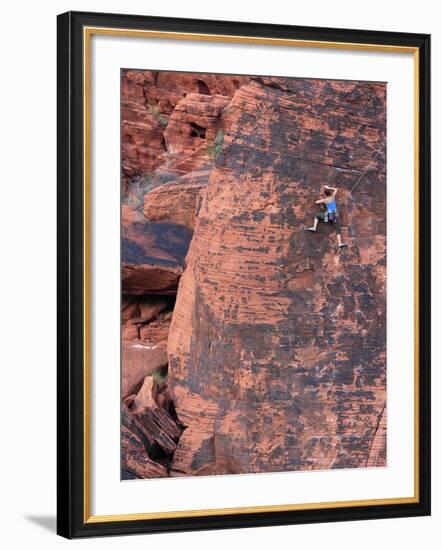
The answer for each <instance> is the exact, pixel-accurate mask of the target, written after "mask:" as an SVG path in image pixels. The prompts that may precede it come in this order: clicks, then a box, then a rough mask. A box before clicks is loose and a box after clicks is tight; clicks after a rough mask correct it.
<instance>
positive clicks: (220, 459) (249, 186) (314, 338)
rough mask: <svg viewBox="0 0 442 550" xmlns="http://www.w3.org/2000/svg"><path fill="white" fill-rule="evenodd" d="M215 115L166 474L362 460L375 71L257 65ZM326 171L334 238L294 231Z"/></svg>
mask: <svg viewBox="0 0 442 550" xmlns="http://www.w3.org/2000/svg"><path fill="white" fill-rule="evenodd" d="M223 128H224V135H225V138H224V144H223V148H222V151H221V153H220V154H219V156H218V158H217V161H216V165H215V168H214V170H213V172H212V174H211V177H210V181H209V184H208V186H207V188H206V190H205V193H204V195H203V198H202V204H201V208H200V211H199V214H198V218H197V221H196V225H195V232H194V236H193V239H192V242H191V246H190V250H189V253H188V255H187V259H186V263H187V267H186V270H185V272H184V274H183V276H182V278H181V280H180V285H179V289H178V295H177V303H176V306H175V309H174V313H173V320H172V326H171V329H170V332H169V341H168V351H169V388H170V391H171V394H172V398H173V399H174V402H175V408H176V413H177V416H178V419H179V420H180V421H181V422H182V424H184V425H185V426H186V429H185V431H184V432H183V435H182V436H181V438H180V441H179V444H178V448H177V450H176V452H175V454H174V459H173V463H172V468H171V474H172V475H206V474H225V473H246V472H262V471H281V470H308V469H327V468H352V467H361V466H366V465H367V463H368V461H369V455H370V449H371V448H372V444H373V440H374V439H375V438H376V437H378V435H379V433H378V426H379V425H380V418H381V416H382V415H383V413H384V410H385V396H386V393H385V389H386V382H385V372H386V371H385V367H386V365H385V360H386V355H385V272H386V271H385V261H386V258H385V189H386V187H385V150H384V149H383V145H384V143H385V85H383V84H377V83H358V82H328V81H313V80H311V81H309V80H295V79H293V80H292V79H275V78H256V79H254V80H253V81H251V82H250V83H249V84H246V85H244V86H242V87H241V88H240V89H239V90H238V91H237V92H236V94H235V96H234V97H233V99H232V101H231V102H230V103H229V105H228V107H227V108H226V109H225V110H224V113H223ZM373 159H374V161H373ZM372 161H373V170H371V171H370V174H369V176H368V177H365V178H364V179H363V180H361V183H360V185H359V187H358V188H357V189H355V191H354V193H353V195H352V196H350V193H349V190H350V189H351V187H352V186H353V184H354V183H355V181H357V179H358V177H359V176H360V175H361V174H362V173H363V171H365V169H366V168H367V167H368V166H369V165H370V163H371V162H372ZM324 184H328V185H331V186H336V187H338V188H339V189H340V192H339V195H338V204H339V206H340V213H341V221H342V225H343V239H344V241H346V242H347V243H348V248H346V249H343V250H338V249H337V248H336V246H335V244H336V243H335V235H334V230H333V228H332V227H329V226H328V225H327V226H324V225H321V226H320V227H319V231H318V233H317V234H313V233H310V232H307V231H305V228H306V227H308V226H309V225H311V224H312V221H313V217H314V214H315V212H316V208H317V207H315V205H314V204H313V203H314V200H315V199H316V198H317V196H318V193H319V192H320V189H321V186H323V185H324ZM384 445H385V438H381V443H380V446H381V447H382V446H384ZM377 456H378V458H377V460H376V464H375V465H385V455H383V454H382V452H380V453H378V455H377ZM373 465H374V464H373Z"/></svg>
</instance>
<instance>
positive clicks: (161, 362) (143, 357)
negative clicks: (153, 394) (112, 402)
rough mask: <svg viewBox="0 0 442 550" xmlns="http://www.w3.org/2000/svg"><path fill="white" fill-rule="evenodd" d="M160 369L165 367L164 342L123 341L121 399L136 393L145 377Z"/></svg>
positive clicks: (165, 352)
mask: <svg viewBox="0 0 442 550" xmlns="http://www.w3.org/2000/svg"><path fill="white" fill-rule="evenodd" d="M161 367H167V351H166V342H165V341H163V342H158V343H145V342H141V341H136V340H135V341H133V340H131V341H125V340H123V343H122V361H121V397H122V399H124V398H126V397H127V396H129V395H130V394H132V393H136V392H137V391H138V389H139V388H140V387H141V385H142V383H143V381H144V379H145V378H146V376H147V375H148V374H150V373H151V372H152V371H153V370H156V369H159V368H161Z"/></svg>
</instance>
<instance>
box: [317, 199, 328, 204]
mask: <svg viewBox="0 0 442 550" xmlns="http://www.w3.org/2000/svg"><path fill="white" fill-rule="evenodd" d="M325 202H327V201H326V199H319V200H317V201H315V204H324V203H325Z"/></svg>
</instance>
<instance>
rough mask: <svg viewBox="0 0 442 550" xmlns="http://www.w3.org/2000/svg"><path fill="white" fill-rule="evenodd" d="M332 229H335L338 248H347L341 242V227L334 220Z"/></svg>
mask: <svg viewBox="0 0 442 550" xmlns="http://www.w3.org/2000/svg"><path fill="white" fill-rule="evenodd" d="M333 227H334V228H335V231H336V236H337V238H338V246H339V248H343V247H344V246H347V244H346V243H343V242H342V237H341V226H340V225H339V221H338V220H336V221H334V222H333Z"/></svg>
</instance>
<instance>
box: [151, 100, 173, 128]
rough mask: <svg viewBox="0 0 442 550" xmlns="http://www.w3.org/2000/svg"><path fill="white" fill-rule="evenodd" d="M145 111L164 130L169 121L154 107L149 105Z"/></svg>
mask: <svg viewBox="0 0 442 550" xmlns="http://www.w3.org/2000/svg"><path fill="white" fill-rule="evenodd" d="M147 111H148V113H149V114H150V115H152V116H153V117H154V119H155V120H157V121H158V122H159V124H161V126H162V127H163V128H166V126H167V125H168V123H169V121H168V119H167V118H166V117H165V116H163V115H162V114H161V113H160V110H159V109H158V107H157V106H156V105H149V106H148V108H147Z"/></svg>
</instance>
